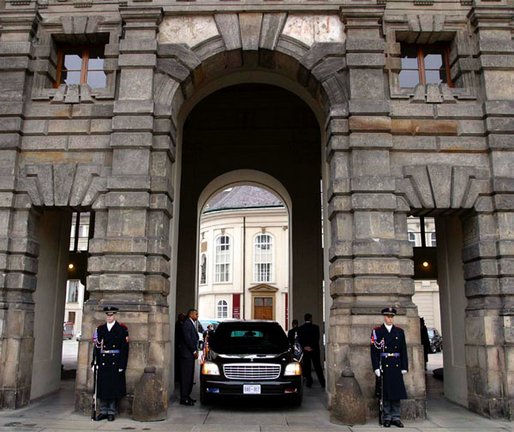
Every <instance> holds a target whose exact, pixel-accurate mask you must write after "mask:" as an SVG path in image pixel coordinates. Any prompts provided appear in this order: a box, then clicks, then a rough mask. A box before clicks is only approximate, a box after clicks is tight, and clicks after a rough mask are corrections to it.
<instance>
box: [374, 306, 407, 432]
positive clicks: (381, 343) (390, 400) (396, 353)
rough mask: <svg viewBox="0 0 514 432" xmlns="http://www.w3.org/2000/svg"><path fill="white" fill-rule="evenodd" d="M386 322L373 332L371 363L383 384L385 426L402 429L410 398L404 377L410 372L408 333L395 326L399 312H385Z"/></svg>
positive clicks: (383, 313)
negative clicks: (403, 407) (404, 404)
mask: <svg viewBox="0 0 514 432" xmlns="http://www.w3.org/2000/svg"><path fill="white" fill-rule="evenodd" d="M382 315H383V316H384V323H383V324H382V325H381V326H380V327H375V328H374V329H373V331H372V332H371V363H372V365H373V370H374V371H375V375H376V376H377V377H378V378H380V382H381V384H382V388H381V392H380V393H381V394H380V397H381V401H382V402H383V425H384V427H390V426H391V425H394V426H397V427H400V428H402V427H403V423H402V421H401V419H400V400H401V399H407V392H406V391H405V384H404V383H403V375H404V374H406V373H407V371H408V370H409V360H408V357H407V345H406V343H405V333H404V331H403V330H402V329H401V328H400V327H397V326H395V325H393V320H394V316H395V315H396V309H395V308H392V307H389V308H385V309H383V310H382Z"/></svg>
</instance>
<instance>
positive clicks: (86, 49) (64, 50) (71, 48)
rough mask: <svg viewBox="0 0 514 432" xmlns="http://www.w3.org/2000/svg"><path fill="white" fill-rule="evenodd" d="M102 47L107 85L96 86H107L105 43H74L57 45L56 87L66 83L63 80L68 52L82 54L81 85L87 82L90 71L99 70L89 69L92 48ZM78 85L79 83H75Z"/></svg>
mask: <svg viewBox="0 0 514 432" xmlns="http://www.w3.org/2000/svg"><path fill="white" fill-rule="evenodd" d="M100 47H102V48H103V49H102V51H103V55H102V59H103V61H104V66H103V68H102V71H103V73H104V74H105V87H94V88H95V89H96V88H98V89H101V88H107V87H108V82H107V73H106V72H105V44H92V45H73V44H62V45H58V46H57V65H56V71H55V82H54V88H59V86H60V85H61V84H66V83H65V82H63V81H62V75H63V69H64V61H65V57H66V55H67V54H76V55H79V53H80V56H81V65H80V82H79V83H78V84H79V85H82V84H87V83H88V82H87V78H88V73H89V72H90V71H91V72H93V71H98V70H99V69H91V70H90V69H89V67H88V66H89V59H90V54H91V50H92V49H96V48H100ZM74 85H77V84H74Z"/></svg>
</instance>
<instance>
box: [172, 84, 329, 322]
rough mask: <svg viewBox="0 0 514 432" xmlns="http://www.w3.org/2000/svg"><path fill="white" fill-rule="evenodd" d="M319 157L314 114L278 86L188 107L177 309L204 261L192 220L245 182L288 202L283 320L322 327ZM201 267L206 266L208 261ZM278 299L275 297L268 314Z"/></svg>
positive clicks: (229, 93) (217, 95)
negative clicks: (307, 320) (311, 319)
mask: <svg viewBox="0 0 514 432" xmlns="http://www.w3.org/2000/svg"><path fill="white" fill-rule="evenodd" d="M321 156H322V145H321V133H320V127H319V124H318V122H317V120H316V118H315V116H314V114H313V112H312V111H311V109H310V108H309V107H308V106H307V105H306V103H305V102H303V101H302V100H301V99H300V98H299V97H297V96H296V95H294V94H293V93H291V92H289V91H287V90H284V89H282V88H280V87H276V86H272V85H265V84H240V85H234V86H230V87H225V88H223V89H220V90H218V91H216V92H214V93H212V94H210V95H209V96H207V97H206V98H204V99H203V100H202V101H200V102H199V103H198V104H197V105H196V106H195V107H194V108H193V110H192V111H191V112H190V114H189V116H188V117H187V119H186V120H185V123H184V127H183V144H182V148H181V159H180V206H179V207H180V209H179V213H180V216H179V221H180V222H179V227H178V253H177V256H178V258H177V267H176V268H177V281H176V286H177V310H179V311H180V310H187V309H188V307H190V305H194V304H197V302H198V298H195V296H196V295H197V294H196V292H197V290H196V286H197V285H196V284H197V281H198V280H199V279H200V280H201V278H202V271H201V268H202V267H201V266H202V264H201V263H202V260H203V258H202V256H201V251H202V246H201V233H200V232H199V224H195V223H194V222H195V221H198V220H199V212H201V209H202V208H203V204H204V203H205V202H206V200H207V199H208V198H209V197H210V196H212V195H213V194H214V193H215V192H218V191H222V190H223V189H224V188H229V187H231V186H233V185H235V184H247V185H254V186H260V187H264V188H266V189H268V190H271V191H274V192H276V194H277V195H279V196H280V197H281V198H282V199H284V195H287V196H288V197H289V198H288V199H289V200H290V203H286V204H287V206H288V208H290V209H292V210H290V215H289V218H290V219H289V220H290V224H289V227H288V228H287V230H289V231H290V233H289V238H290V251H291V252H290V261H291V263H290V264H289V265H288V267H289V269H290V272H291V275H290V278H289V282H288V283H289V285H288V287H287V288H288V290H289V296H288V299H287V303H288V304H290V305H291V307H290V309H291V310H290V311H288V316H289V317H291V318H296V317H301V316H303V314H304V313H305V312H306V311H309V312H311V313H312V314H313V315H314V316H315V317H316V318H315V319H317V320H318V321H321V319H322V311H323V291H322V286H323V252H322V244H321V206H320V191H319V184H320V180H321V160H322V159H321ZM279 190H282V192H283V193H279ZM289 204H290V205H289ZM199 244H200V246H198V245H199ZM198 247H199V249H198ZM198 251H200V253H199V252H198ZM204 262H205V263H206V264H205V265H206V266H207V268H208V267H209V258H208V257H207V258H206V259H205V261H204ZM211 265H212V260H211ZM281 267H282V268H283V267H284V266H283V265H281ZM240 288H241V287H240ZM281 295H282V294H281ZM284 297H285V296H284ZM219 300H225V301H227V303H228V304H229V305H230V306H232V305H234V304H235V307H236V308H240V313H241V316H242V315H243V313H244V312H245V309H244V308H248V312H247V313H246V316H247V317H250V316H251V314H252V313H253V311H252V303H251V302H247V304H246V305H243V304H239V305H238V304H237V301H236V302H235V303H232V299H231V298H228V299H221V298H220V299H219ZM279 301H280V300H279V298H278V295H277V297H276V298H275V303H274V307H275V308H277V305H278V303H279ZM284 301H286V300H285V298H284ZM240 303H242V302H240ZM230 306H229V309H230ZM288 320H289V318H288V319H287V320H286V321H288ZM288 324H289V323H288ZM288 324H286V325H288Z"/></svg>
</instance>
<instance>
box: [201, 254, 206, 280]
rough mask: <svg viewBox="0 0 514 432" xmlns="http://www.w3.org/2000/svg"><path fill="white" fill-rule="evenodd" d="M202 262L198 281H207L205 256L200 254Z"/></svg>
mask: <svg viewBox="0 0 514 432" xmlns="http://www.w3.org/2000/svg"><path fill="white" fill-rule="evenodd" d="M201 260H202V262H201V264H200V283H201V284H205V283H207V257H206V256H205V254H202V258H201Z"/></svg>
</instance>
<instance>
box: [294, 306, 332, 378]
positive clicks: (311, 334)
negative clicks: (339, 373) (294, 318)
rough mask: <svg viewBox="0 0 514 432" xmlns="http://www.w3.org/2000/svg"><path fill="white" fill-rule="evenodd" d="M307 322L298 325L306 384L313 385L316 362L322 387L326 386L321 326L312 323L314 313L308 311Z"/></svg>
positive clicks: (316, 369)
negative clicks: (322, 362)
mask: <svg viewBox="0 0 514 432" xmlns="http://www.w3.org/2000/svg"><path fill="white" fill-rule="evenodd" d="M304 320H305V322H304V323H303V324H302V325H301V326H300V327H298V342H299V343H300V345H301V347H302V350H303V360H302V364H303V368H302V370H303V376H304V378H305V385H306V386H307V387H312V373H311V365H312V364H314V370H315V371H316V375H317V376H318V380H319V383H320V384H321V387H323V388H324V387H325V377H324V376H323V366H321V359H320V349H319V327H318V326H317V325H316V324H313V323H312V315H311V314H310V313H306V314H305V315H304Z"/></svg>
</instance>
